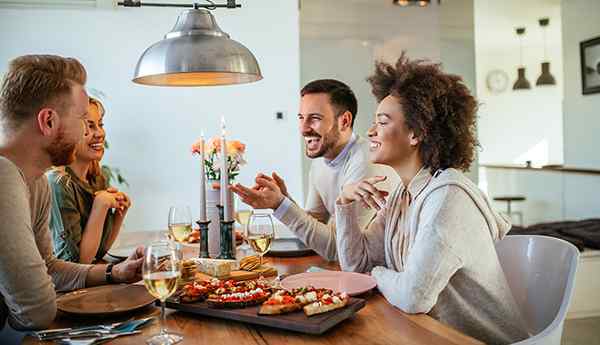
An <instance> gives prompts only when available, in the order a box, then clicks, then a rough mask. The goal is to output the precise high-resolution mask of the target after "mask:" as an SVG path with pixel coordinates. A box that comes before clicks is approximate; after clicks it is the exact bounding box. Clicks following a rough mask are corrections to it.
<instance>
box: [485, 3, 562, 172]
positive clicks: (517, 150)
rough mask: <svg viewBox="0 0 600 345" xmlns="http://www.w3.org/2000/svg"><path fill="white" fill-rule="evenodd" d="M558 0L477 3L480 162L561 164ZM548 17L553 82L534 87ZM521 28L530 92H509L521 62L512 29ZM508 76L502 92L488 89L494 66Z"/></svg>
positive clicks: (541, 59) (549, 56)
mask: <svg viewBox="0 0 600 345" xmlns="http://www.w3.org/2000/svg"><path fill="white" fill-rule="evenodd" d="M560 13H561V10H560V0H531V1H520V0H507V1H493V0H478V1H475V51H476V61H477V94H478V96H479V100H480V102H481V106H480V111H479V116H480V118H479V123H478V124H479V126H478V130H479V140H480V143H481V146H482V151H481V152H480V156H479V161H480V163H481V164H486V163H488V164H489V163H491V164H513V163H519V164H524V163H525V161H527V160H531V161H532V162H533V164H534V165H545V164H561V163H563V129H562V126H563V123H562V89H563V84H564V81H563V74H562V67H561V66H562V39H561V17H560V15H561V14H560ZM542 17H548V18H550V25H549V26H548V27H547V29H546V30H547V33H546V36H547V52H548V58H549V59H548V60H549V61H550V62H551V73H552V74H553V75H554V77H555V79H556V82H557V85H556V86H544V87H536V86H535V82H536V80H537V78H538V76H539V74H540V72H541V67H540V63H541V62H542V61H543V59H544V56H543V52H544V46H543V32H542V29H541V28H540V26H539V24H538V19H539V18H542ZM520 26H523V27H525V28H526V34H525V36H524V37H523V46H524V49H523V64H524V65H525V67H526V77H527V79H528V80H529V82H530V83H531V85H532V88H531V89H530V90H512V85H513V83H514V82H515V80H516V79H517V67H518V66H519V41H518V37H517V35H516V34H515V30H514V29H515V27H520ZM497 69H499V70H502V71H504V72H505V73H507V74H508V76H509V78H508V87H507V89H506V91H504V92H502V93H500V94H493V93H491V92H490V91H489V90H488V88H487V87H486V77H487V75H488V73H489V72H490V71H492V70H497Z"/></svg>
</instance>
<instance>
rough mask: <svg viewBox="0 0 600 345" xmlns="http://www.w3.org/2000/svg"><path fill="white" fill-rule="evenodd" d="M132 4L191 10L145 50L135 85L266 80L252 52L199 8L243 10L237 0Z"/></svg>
mask: <svg viewBox="0 0 600 345" xmlns="http://www.w3.org/2000/svg"><path fill="white" fill-rule="evenodd" d="M124 3H132V1H125V2H124ZM133 3H134V4H135V5H136V6H130V7H139V6H163V7H192V8H191V9H189V10H185V11H184V12H182V13H181V14H180V15H179V17H178V18H177V22H176V23H175V26H174V27H173V29H172V30H171V32H169V33H167V34H166V35H165V36H164V39H162V40H161V41H158V42H156V43H154V44H153V45H152V46H150V47H149V48H148V49H146V51H144V53H143V54H142V56H141V57H140V58H139V61H138V62H137V65H136V67H135V73H134V77H133V82H135V83H138V84H143V85H153V86H211V85H230V84H243V83H250V82H254V81H257V80H261V79H262V78H263V77H262V74H261V72H260V67H259V66H258V62H257V61H256V58H255V57H254V55H253V54H252V52H250V50H248V48H246V47H245V46H244V45H242V44H241V43H239V42H236V41H234V40H232V39H231V38H230V36H229V35H228V34H227V33H225V32H223V31H222V30H221V28H219V26H218V25H217V22H216V20H215V18H214V17H213V15H212V13H211V12H210V11H209V10H207V9H204V8H200V7H206V8H210V9H215V8H216V7H228V8H235V7H240V5H239V4H235V1H233V0H228V3H227V5H215V4H214V3H213V4H211V5H204V6H203V5H199V4H197V3H195V4H192V5H179V4H156V3H146V4H145V3H140V2H139V1H133ZM119 4H120V5H121V4H123V3H119Z"/></svg>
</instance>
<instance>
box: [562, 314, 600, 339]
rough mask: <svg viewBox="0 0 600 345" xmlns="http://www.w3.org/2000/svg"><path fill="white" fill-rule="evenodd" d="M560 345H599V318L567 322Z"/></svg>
mask: <svg viewBox="0 0 600 345" xmlns="http://www.w3.org/2000/svg"><path fill="white" fill-rule="evenodd" d="M562 345H600V317H592V318H588V319H572V320H567V321H566V322H565V328H564V330H563V336H562Z"/></svg>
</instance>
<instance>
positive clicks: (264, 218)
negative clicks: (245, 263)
mask: <svg viewBox="0 0 600 345" xmlns="http://www.w3.org/2000/svg"><path fill="white" fill-rule="evenodd" d="M274 236H275V226H274V225H273V218H272V217H271V215H270V214H265V213H257V212H256V211H252V214H251V215H250V219H249V220H248V226H247V227H246V239H247V240H248V243H249V244H250V247H252V249H254V251H255V252H256V253H257V254H258V256H259V263H260V265H262V258H263V255H265V254H266V253H267V252H268V251H269V250H270V249H271V243H272V242H273V237H274Z"/></svg>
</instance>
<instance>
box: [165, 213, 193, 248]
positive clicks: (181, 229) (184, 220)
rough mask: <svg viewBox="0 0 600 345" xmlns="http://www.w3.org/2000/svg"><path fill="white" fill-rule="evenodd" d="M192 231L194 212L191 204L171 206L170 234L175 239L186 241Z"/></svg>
mask: <svg viewBox="0 0 600 345" xmlns="http://www.w3.org/2000/svg"><path fill="white" fill-rule="evenodd" d="M191 233H192V214H191V212H190V208H189V206H171V208H170V209H169V235H170V237H171V239H172V240H173V241H176V242H185V241H186V240H187V239H188V237H189V236H190V234H191Z"/></svg>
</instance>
